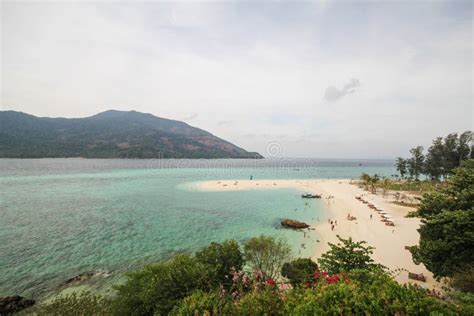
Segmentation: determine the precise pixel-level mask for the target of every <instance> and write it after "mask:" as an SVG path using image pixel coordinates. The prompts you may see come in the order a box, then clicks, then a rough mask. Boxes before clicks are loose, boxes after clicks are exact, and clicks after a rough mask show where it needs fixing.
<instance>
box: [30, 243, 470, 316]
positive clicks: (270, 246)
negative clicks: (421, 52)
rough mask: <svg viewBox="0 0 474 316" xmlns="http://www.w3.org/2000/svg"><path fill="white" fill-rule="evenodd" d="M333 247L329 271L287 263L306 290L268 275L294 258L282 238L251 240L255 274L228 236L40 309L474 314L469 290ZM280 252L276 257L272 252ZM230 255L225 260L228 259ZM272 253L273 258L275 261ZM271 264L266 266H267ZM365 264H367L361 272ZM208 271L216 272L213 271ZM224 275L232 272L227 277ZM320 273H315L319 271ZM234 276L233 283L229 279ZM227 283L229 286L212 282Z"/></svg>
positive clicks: (363, 252) (353, 249)
mask: <svg viewBox="0 0 474 316" xmlns="http://www.w3.org/2000/svg"><path fill="white" fill-rule="evenodd" d="M339 240H340V241H341V243H342V244H341V243H340V244H338V245H331V250H330V251H328V252H327V253H326V254H324V255H323V258H322V259H321V260H322V261H323V262H322V266H323V267H324V268H328V270H329V272H331V270H332V271H337V272H338V271H339V270H346V271H348V273H342V274H339V275H336V274H333V275H328V274H327V273H325V272H317V273H315V274H314V271H315V270H316V269H317V265H316V264H315V263H314V262H312V261H311V260H310V259H297V260H294V261H291V262H288V263H287V264H285V265H284V266H285V267H284V268H283V269H282V270H283V271H285V272H283V275H286V276H287V277H289V278H290V280H292V283H294V284H297V283H301V282H304V281H305V280H307V279H308V277H310V279H311V281H307V282H305V288H303V287H300V286H297V287H295V288H293V289H291V288H289V286H285V285H281V289H280V288H279V286H277V284H276V283H275V281H273V280H272V279H269V277H268V276H269V275H270V274H271V273H269V275H264V274H263V273H262V271H267V270H268V271H273V270H272V269H274V268H275V267H276V266H280V264H279V263H278V262H280V261H281V260H283V258H287V257H288V256H289V250H288V249H287V248H288V246H287V245H286V244H285V243H284V242H282V241H281V240H277V239H274V238H271V237H266V236H260V237H256V238H253V239H251V240H249V241H248V242H247V243H246V244H245V245H246V248H245V257H246V258H249V260H251V261H249V263H250V264H251V265H252V266H253V267H254V270H255V273H253V276H252V278H250V277H249V276H248V275H247V274H245V273H244V272H242V271H240V272H237V271H233V272H232V274H229V271H232V270H233V268H236V267H237V266H238V265H239V264H240V265H242V264H243V262H242V254H241V253H240V250H239V247H238V245H237V243H235V242H234V241H226V242H224V243H222V244H218V243H213V244H211V245H210V246H208V247H206V248H203V249H202V250H201V251H199V252H198V253H197V254H196V256H189V255H182V254H180V255H177V256H175V257H174V258H173V259H171V260H169V261H166V262H162V263H158V264H155V265H149V266H146V267H145V268H143V269H141V270H139V271H136V272H132V273H129V274H128V275H127V280H126V282H125V283H124V284H122V285H119V286H117V287H116V289H117V295H116V296H115V297H114V298H113V299H112V301H111V300H109V299H104V298H101V297H98V296H93V295H90V294H89V293H84V294H81V295H77V294H72V295H70V296H67V297H62V298H57V299H55V300H53V301H52V302H50V303H48V304H45V305H43V306H41V307H40V308H39V310H38V311H39V315H81V316H82V315H84V316H85V315H359V314H360V315H429V314H432V315H454V314H461V315H472V312H473V311H474V308H473V306H474V304H473V302H474V298H473V296H472V295H471V294H466V293H459V292H455V293H452V298H451V300H453V301H454V302H455V303H456V304H454V305H453V304H451V303H447V302H443V301H441V300H439V299H437V298H435V297H430V296H429V295H428V293H427V292H426V290H424V289H422V288H420V287H416V286H411V285H408V286H407V285H400V284H398V283H397V282H396V281H395V280H394V279H393V278H392V276H391V275H389V274H388V273H386V272H385V271H384V270H383V269H378V268H376V267H379V265H377V264H375V263H373V261H372V260H371V259H370V254H371V249H372V248H370V247H366V246H364V243H363V242H359V243H356V242H353V241H352V240H351V239H348V240H345V239H342V238H339ZM273 255H275V256H274V257H272V256H273ZM226 256H227V257H226ZM271 258H273V259H274V260H273V261H272V260H270V259H271ZM265 268H268V269H265ZM361 268H362V269H361ZM208 269H210V272H209V271H207V270H208ZM219 271H220V272H222V273H223V274H224V275H225V276H226V277H224V278H221V277H220V276H219V275H218V273H219ZM313 274H314V275H313ZM229 280H230V282H229ZM219 281H222V282H223V284H227V286H226V287H224V286H222V285H223V284H219V286H216V287H212V286H210V284H213V285H215V284H217V283H218V282H219Z"/></svg>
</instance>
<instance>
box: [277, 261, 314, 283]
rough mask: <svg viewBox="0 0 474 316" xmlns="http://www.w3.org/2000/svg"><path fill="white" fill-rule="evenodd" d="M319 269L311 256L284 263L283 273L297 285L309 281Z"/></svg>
mask: <svg viewBox="0 0 474 316" xmlns="http://www.w3.org/2000/svg"><path fill="white" fill-rule="evenodd" d="M317 270H318V265H317V264H316V262H314V261H313V260H311V259H310V258H298V259H296V260H293V261H291V262H286V263H284V264H283V266H282V268H281V275H282V276H284V277H285V278H288V280H289V281H290V283H291V285H292V286H293V287H297V286H301V285H303V284H304V283H306V282H307V281H309V280H310V279H311V278H312V277H313V275H314V273H315V272H316V271H317Z"/></svg>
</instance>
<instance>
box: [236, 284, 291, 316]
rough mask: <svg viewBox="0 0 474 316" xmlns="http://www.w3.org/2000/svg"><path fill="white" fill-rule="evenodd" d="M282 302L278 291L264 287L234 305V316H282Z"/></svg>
mask: <svg viewBox="0 0 474 316" xmlns="http://www.w3.org/2000/svg"><path fill="white" fill-rule="evenodd" d="M283 308H284V302H283V300H282V296H281V295H280V293H279V292H278V291H275V290H274V289H272V288H269V287H265V288H263V289H262V290H261V291H255V292H250V293H248V294H247V295H245V296H244V297H243V298H242V299H240V300H239V301H238V302H237V304H236V305H235V311H234V315H282V310H283Z"/></svg>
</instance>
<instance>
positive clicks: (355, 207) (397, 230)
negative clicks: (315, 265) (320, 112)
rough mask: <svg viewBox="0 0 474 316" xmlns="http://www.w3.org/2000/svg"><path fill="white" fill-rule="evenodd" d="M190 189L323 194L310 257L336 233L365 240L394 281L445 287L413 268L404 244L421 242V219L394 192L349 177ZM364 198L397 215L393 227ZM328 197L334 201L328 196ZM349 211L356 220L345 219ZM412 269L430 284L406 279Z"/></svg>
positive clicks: (247, 182) (232, 183)
mask: <svg viewBox="0 0 474 316" xmlns="http://www.w3.org/2000/svg"><path fill="white" fill-rule="evenodd" d="M191 185H192V187H193V188H194V189H197V190H200V191H213V192H219V191H243V190H258V189H274V188H292V189H297V190H299V191H301V192H308V193H311V194H322V201H323V202H324V204H325V210H324V211H325V212H326V214H325V215H326V216H324V218H326V220H323V219H321V220H322V221H319V222H317V221H316V222H312V223H308V224H311V227H313V228H315V230H309V231H308V232H307V233H309V234H310V236H311V237H312V238H317V239H319V241H320V242H319V243H318V245H317V246H316V247H315V248H314V249H315V250H314V252H313V254H312V256H311V258H312V259H313V260H317V259H318V258H319V257H320V256H321V254H323V253H324V252H326V251H327V250H328V249H329V245H328V243H337V242H338V239H337V235H340V236H341V237H342V238H348V237H352V239H353V240H355V241H366V242H367V245H369V246H372V247H374V248H375V249H373V251H374V253H373V255H372V258H373V259H374V260H375V261H376V262H377V263H381V264H383V265H384V266H386V267H388V268H389V269H390V270H391V271H392V272H395V275H394V277H395V279H396V280H397V281H398V282H399V283H402V284H403V283H416V284H418V285H421V286H423V287H426V288H430V289H431V288H436V289H437V290H440V289H441V284H440V283H439V282H437V281H436V280H435V279H434V278H433V275H432V273H431V272H429V271H428V270H427V269H426V268H425V266H424V265H423V264H420V265H415V263H414V262H413V260H412V258H411V254H410V252H409V251H408V250H406V249H405V246H412V245H415V244H418V241H419V234H418V232H417V229H418V228H419V226H420V220H419V219H418V218H406V217H405V215H406V214H407V213H408V212H410V211H413V210H415V208H413V207H408V206H401V205H396V204H394V203H392V200H393V197H391V195H390V192H389V193H388V194H387V196H386V197H383V196H382V195H381V194H372V193H369V192H368V191H364V190H363V189H361V188H359V187H358V186H357V185H354V184H351V183H350V180H349V179H337V180H336V179H334V180H332V179H331V180H329V179H314V180H311V179H301V180H298V179H294V180H212V181H202V182H194V183H192V184H191ZM360 195H363V196H364V198H365V199H366V200H369V201H372V202H374V203H375V204H376V205H378V206H379V207H382V208H383V209H384V210H385V211H387V212H388V213H389V214H390V215H391V216H392V217H393V220H394V223H395V227H391V226H386V225H385V224H384V223H383V222H381V221H380V214H378V213H377V212H376V211H374V210H371V209H370V208H369V207H368V206H367V204H363V203H362V202H360V201H358V200H356V199H355V197H356V196H360ZM329 196H331V198H328V197H329ZM348 213H350V214H351V216H355V217H356V218H357V219H356V220H354V221H349V220H347V215H348ZM370 215H372V218H371V217H370ZM294 219H296V220H298V218H294ZM327 219H331V220H337V225H336V226H335V228H334V230H331V224H329V223H328V221H327ZM316 234H317V235H316ZM316 236H317V237H316ZM408 271H409V272H414V273H423V275H424V276H425V277H426V282H420V281H415V280H412V279H408Z"/></svg>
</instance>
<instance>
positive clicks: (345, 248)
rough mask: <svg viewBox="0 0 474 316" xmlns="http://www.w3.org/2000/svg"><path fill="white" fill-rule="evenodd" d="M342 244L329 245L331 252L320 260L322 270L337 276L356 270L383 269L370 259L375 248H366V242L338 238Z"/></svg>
mask: <svg viewBox="0 0 474 316" xmlns="http://www.w3.org/2000/svg"><path fill="white" fill-rule="evenodd" d="M337 238H338V239H339V241H340V242H341V243H338V244H337V245H336V244H332V243H329V246H330V248H331V249H330V250H329V251H327V252H326V253H324V254H323V255H322V256H321V258H320V259H319V260H318V263H319V267H320V269H321V270H324V271H327V272H328V273H331V274H335V273H338V272H341V271H351V270H354V269H370V268H377V267H382V266H381V265H380V264H376V263H374V260H372V258H371V257H370V256H371V255H372V253H373V251H372V249H374V248H373V247H370V246H364V244H366V242H365V241H360V242H354V241H352V238H350V237H349V239H343V238H341V237H340V236H339V235H338V236H337Z"/></svg>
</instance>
